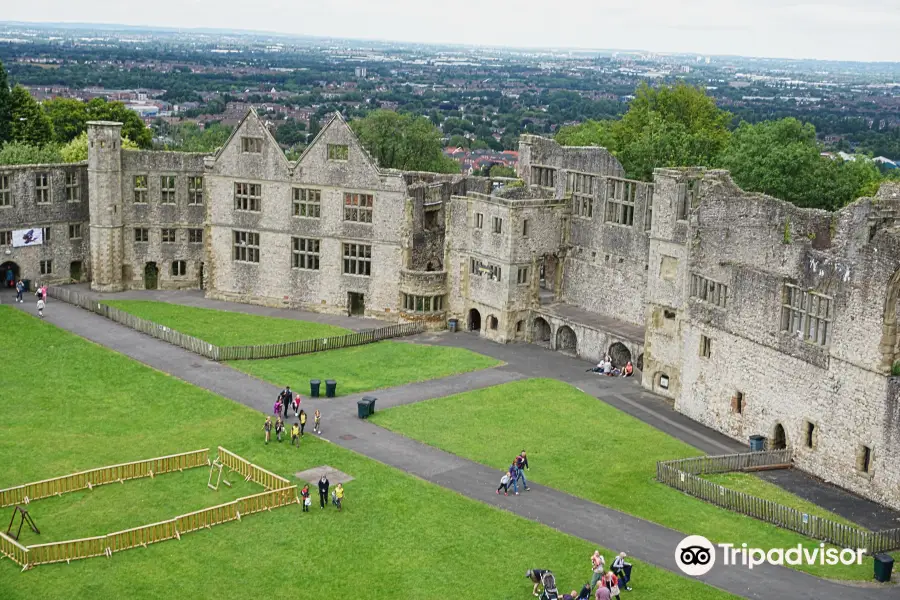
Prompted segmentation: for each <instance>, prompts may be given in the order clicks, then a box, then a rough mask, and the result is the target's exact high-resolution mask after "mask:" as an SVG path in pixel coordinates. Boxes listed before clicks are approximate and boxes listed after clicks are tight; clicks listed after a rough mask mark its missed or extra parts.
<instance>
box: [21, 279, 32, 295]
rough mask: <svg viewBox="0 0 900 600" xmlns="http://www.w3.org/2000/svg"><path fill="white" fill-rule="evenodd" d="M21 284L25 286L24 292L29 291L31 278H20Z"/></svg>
mask: <svg viewBox="0 0 900 600" xmlns="http://www.w3.org/2000/svg"><path fill="white" fill-rule="evenodd" d="M22 285H24V286H25V292H26V293H27V292H30V291H31V280H30V279H23V280H22Z"/></svg>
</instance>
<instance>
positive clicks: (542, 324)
mask: <svg viewBox="0 0 900 600" xmlns="http://www.w3.org/2000/svg"><path fill="white" fill-rule="evenodd" d="M532 331H534V337H533V340H534V341H535V343H538V344H549V343H550V338H551V336H552V335H553V330H552V329H551V328H550V323H548V322H547V321H546V320H545V319H544V318H543V317H537V318H536V319H535V320H534V325H533V326H532Z"/></svg>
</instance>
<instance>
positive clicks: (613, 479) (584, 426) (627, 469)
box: [373, 379, 872, 580]
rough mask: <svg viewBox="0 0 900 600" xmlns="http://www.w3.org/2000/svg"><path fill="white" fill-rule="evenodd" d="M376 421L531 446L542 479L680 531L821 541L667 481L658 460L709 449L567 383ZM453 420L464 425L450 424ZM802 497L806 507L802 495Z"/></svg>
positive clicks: (501, 391) (438, 441)
mask: <svg viewBox="0 0 900 600" xmlns="http://www.w3.org/2000/svg"><path fill="white" fill-rule="evenodd" d="M373 420H374V421H375V422H376V423H377V424H378V425H382V426H384V427H387V428H389V429H392V430H394V431H397V432H400V433H402V434H404V435H406V436H409V437H411V438H414V439H417V440H420V441H423V442H425V443H427V444H430V445H432V446H435V447H437V448H441V449H443V450H446V451H449V452H453V453H454V454H457V455H459V456H464V457H466V458H469V459H472V460H475V461H477V462H480V463H483V464H485V465H490V466H492V467H496V468H501V469H502V468H506V467H507V466H508V465H509V464H510V462H511V460H512V458H513V457H514V456H515V455H516V453H518V452H519V451H520V450H522V449H523V448H524V449H526V450H528V456H529V460H530V463H532V464H531V466H532V468H531V471H530V472H529V473H528V474H527V477H528V478H529V479H534V481H535V482H539V483H542V484H545V485H549V486H552V487H555V488H557V489H560V490H565V491H567V492H569V493H572V494H574V495H577V496H581V497H583V498H587V499H589V500H593V501H595V502H598V503H600V504H603V505H606V506H610V507H612V508H616V509H618V510H621V511H623V512H627V513H630V514H632V515H635V516H638V517H641V518H643V519H647V520H649V521H654V522H656V523H659V524H661V525H665V526H667V527H671V528H673V529H677V530H679V531H683V532H686V533H690V534H698V535H704V536H706V537H707V538H709V539H710V540H713V541H714V542H736V543H737V545H740V544H741V543H742V542H746V543H748V544H749V545H751V546H753V547H761V548H767V549H768V548H773V547H791V546H796V545H797V544H798V543H803V544H804V545H805V546H809V547H817V546H818V544H819V543H818V542H815V541H812V540H809V539H808V538H805V537H802V536H800V535H797V534H795V533H792V532H789V531H785V530H782V529H779V528H777V527H775V526H773V525H768V524H766V523H763V522H761V521H757V520H755V519H752V518H750V517H745V516H742V515H739V514H736V513H733V512H730V511H727V510H723V509H720V508H717V507H715V506H712V505H709V504H706V503H704V502H702V501H700V500H697V499H695V498H693V497H691V496H688V495H686V494H682V493H681V492H678V491H676V490H674V489H672V488H669V487H667V486H664V485H662V484H660V483H657V482H656V481H655V479H654V477H655V474H656V462H657V461H659V460H668V459H673V458H680V457H687V456H695V455H698V454H699V452H698V451H697V450H696V449H695V448H692V447H690V446H688V445H687V444H685V443H683V442H681V441H680V440H677V439H675V438H673V437H670V436H668V435H666V434H665V433H663V432H661V431H659V430H657V429H654V428H653V427H650V426H649V425H647V424H645V423H643V422H641V421H639V420H638V419H635V418H633V417H631V416H630V415H627V414H625V413H623V412H621V411H619V410H617V409H615V408H613V407H612V406H609V405H608V404H605V403H603V402H599V401H598V400H597V399H596V398H593V397H591V396H589V395H587V394H585V393H583V392H581V391H579V390H577V389H576V388H574V387H572V386H570V385H567V384H565V383H562V382H559V381H554V380H547V379H530V380H526V381H520V382H513V383H508V384H504V385H499V386H495V387H491V388H486V389H483V390H477V391H473V392H468V393H464V394H459V395H455V396H450V397H447V398H441V399H437V400H432V401H428V402H420V403H417V404H412V405H408V406H402V407H397V408H392V409H388V410H385V411H379V412H378V413H376V414H375V415H374V417H373ZM448 422H451V423H458V424H459V426H457V427H448V426H447V423H448ZM754 486H755V488H754V489H755V492H756V493H758V494H759V495H762V496H770V497H772V496H779V497H781V498H782V499H783V498H784V495H785V494H787V493H786V492H783V491H782V490H781V489H780V488H777V487H775V486H773V485H771V484H768V483H767V482H764V481H762V480H759V479H757V480H756V483H755V484H754ZM792 504H793V505H796V506H800V505H806V503H804V502H803V501H802V500H800V499H799V498H796V497H793V500H792ZM806 506H807V508H809V505H806ZM818 512H819V513H824V512H825V511H822V510H819V511H818ZM803 570H805V571H808V572H810V573H813V574H815V575H818V576H822V577H828V578H833V579H857V580H870V579H871V578H872V559H871V558H869V559H866V560H865V561H864V563H863V564H862V565H861V566H849V567H848V566H843V565H840V566H833V567H832V566H810V567H803Z"/></svg>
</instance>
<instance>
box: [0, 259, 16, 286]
mask: <svg viewBox="0 0 900 600" xmlns="http://www.w3.org/2000/svg"><path fill="white" fill-rule="evenodd" d="M10 271H12V282H13V284H12V285H9V281H10V279H8V277H9V272H10ZM20 276H21V272H20V271H19V265H18V264H16V263H14V262H13V261H11V260H8V261H6V262H5V263H3V264H2V265H0V281H2V282H3V283H2V285H3V287H16V281H18V280H19V277H20Z"/></svg>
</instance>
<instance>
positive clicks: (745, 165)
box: [722, 118, 881, 210]
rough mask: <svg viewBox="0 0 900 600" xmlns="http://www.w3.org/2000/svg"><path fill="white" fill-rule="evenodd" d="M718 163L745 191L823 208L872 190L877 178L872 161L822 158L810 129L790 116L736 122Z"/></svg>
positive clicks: (841, 204)
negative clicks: (737, 124)
mask: <svg viewBox="0 0 900 600" xmlns="http://www.w3.org/2000/svg"><path fill="white" fill-rule="evenodd" d="M722 164H723V166H724V167H725V168H727V169H729V170H730V171H731V176H732V178H733V179H734V181H735V183H737V184H738V185H739V186H741V187H742V188H743V189H745V190H748V191H752V192H762V193H765V194H769V195H772V196H775V197H776V198H781V199H782V200H787V201H788V202H792V203H794V204H796V205H798V206H803V207H808V208H822V209H826V210H836V209H838V208H840V207H842V206H845V205H846V204H848V203H849V202H852V201H853V200H854V199H855V198H857V197H858V196H862V195H866V194H871V193H873V192H874V191H875V190H876V189H877V186H878V182H879V181H880V179H881V177H880V174H879V172H878V168H877V166H876V165H875V163H874V162H873V161H871V160H868V159H866V158H865V157H858V158H857V159H856V160H853V161H843V160H840V159H830V158H823V157H822V156H821V147H820V145H819V143H818V142H817V141H816V129H815V127H813V126H812V125H811V124H809V123H801V122H800V121H798V120H797V119H794V118H788V119H780V120H778V121H763V122H761V123H757V124H755V125H751V124H749V123H746V122H745V123H741V125H740V126H739V127H738V128H737V130H736V131H735V132H734V135H733V136H732V140H731V144H730V146H729V148H728V150H727V151H726V152H725V153H724V154H723V156H722Z"/></svg>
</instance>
